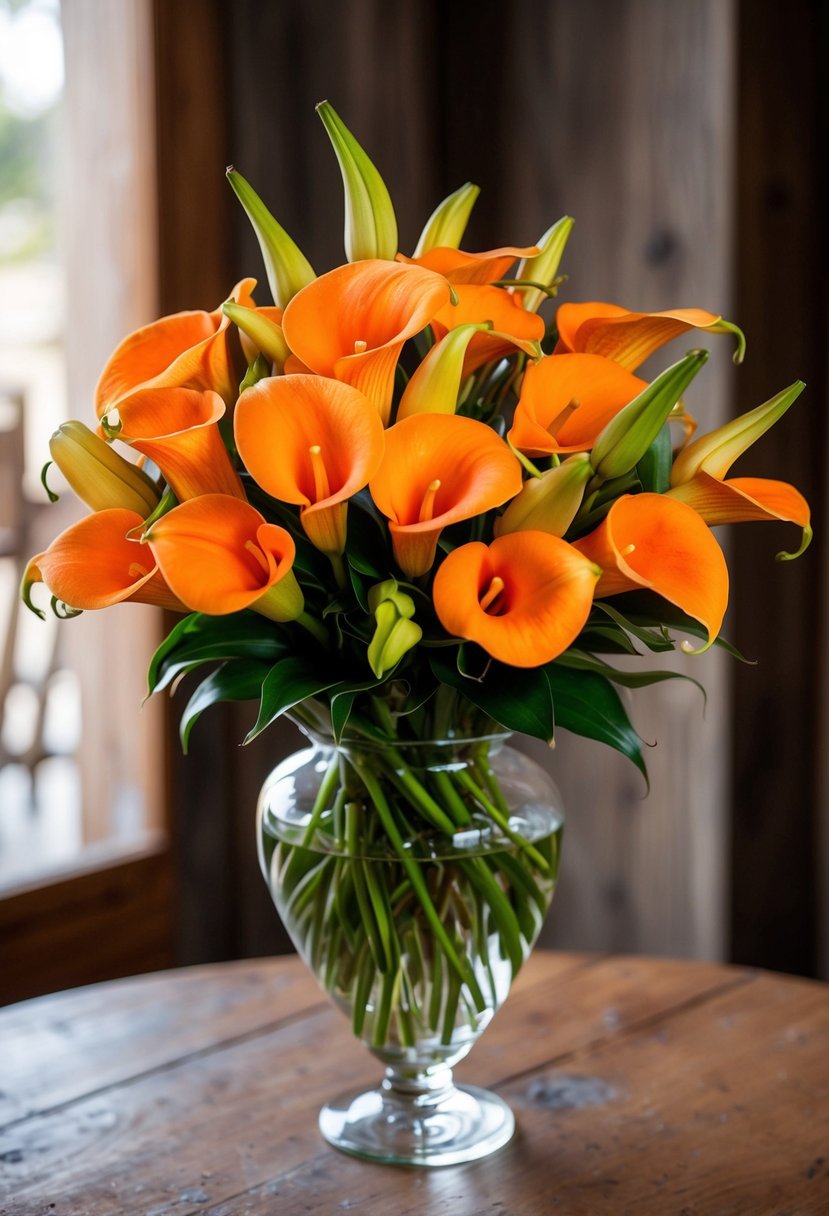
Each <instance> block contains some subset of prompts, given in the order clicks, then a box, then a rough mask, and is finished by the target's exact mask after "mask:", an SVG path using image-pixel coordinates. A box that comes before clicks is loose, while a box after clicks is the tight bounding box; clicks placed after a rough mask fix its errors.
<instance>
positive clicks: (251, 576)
mask: <svg viewBox="0 0 829 1216" xmlns="http://www.w3.org/2000/svg"><path fill="white" fill-rule="evenodd" d="M144 539H145V540H146V541H147V542H148V544H149V546H150V549H151V550H152V552H153V556H154V557H155V559H156V561H157V562H158V565H159V567H160V569H161V571H162V573H163V574H164V576H165V577H166V579H167V581H168V582H169V584H170V586H171V587H172V588H173V589H174V590H175V592H176V594H177V595H179V596H180V597H181V599H182V601H183V602H184V603H185V604H187V606H188V608H192V609H193V610H194V611H195V612H206V613H210V614H211V615H219V616H221V615H224V614H225V613H228V612H239V611H241V610H242V609H243V608H253V609H255V610H256V611H257V612H260V613H262V615H263V616H267V617H270V618H271V619H272V620H275V621H291V620H295V619H296V618H297V617H298V616H300V614H301V613H302V611H303V608H304V603H303V597H302V591H301V590H300V587H299V584H298V583H297V581H296V576H295V574H294V572H293V570H292V569H291V567H292V566H293V562H294V556H295V553H296V547H295V545H294V542H293V538H292V537H291V534H290V532H286V530H285V529H284V528H280V527H279V526H278V525H277V524H269V523H267V522H266V520H265V518H264V516H262V515H260V513H259V512H258V511H257V510H256V509H255V508H254V507H252V506H251V505H250V504H249V503H247V502H242V501H241V500H240V499H238V498H231V497H229V496H228V495H226V494H204V495H202V497H201V498H193V499H191V500H190V501H189V502H185V503H182V504H181V506H178V507H174V508H173V510H172V511H168V512H167V514H166V515H162V516H161V518H160V519H158V520H157V521H156V522H155V523H154V524H152V525H151V527H150V528H149V529H148V531H147V532H146V533H145V536H144Z"/></svg>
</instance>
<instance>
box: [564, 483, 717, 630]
mask: <svg viewBox="0 0 829 1216" xmlns="http://www.w3.org/2000/svg"><path fill="white" fill-rule="evenodd" d="M574 545H575V547H576V548H577V549H578V550H579V551H580V552H581V553H583V554H584V555H585V556H586V557H588V558H589V559H590V560H591V561H592V562H595V564H596V565H597V566H600V567H601V570H602V577H601V578H600V579H599V583H598V585H597V587H596V598H597V599H602V598H604V597H605V596H612V595H618V594H620V593H621V592H624V591H634V590H639V589H641V588H643V587H645V588H648V589H649V590H651V591H655V592H656V593H657V594H658V595H661V596H663V598H664V599H666V600H669V601H670V602H671V603H672V604H675V605H676V606H677V607H678V608H681V609H682V611H683V612H686V613H687V614H688V616H692V617H694V619H695V620H697V621H699V622H700V624H701V625H703V626H704V627H705V629H706V630H707V631H708V644H709V645H710V644H711V643H712V642H713V641H714V639H715V638H716V636H717V634H718V633H719V631H720V626H721V625H722V620H723V616H724V615H725V609H726V607H727V604H728V569H727V567H726V564H725V558H724V557H723V552H722V549H721V548H720V546H719V545H718V544H717V542H716V541H715V540H714V537H713V536H712V534H711V532H710V531H709V529H708V528H707V526H706V525H705V523H703V521H702V519H700V517H699V515H698V514H697V512H696V511H694V510H692V509H691V507H689V506H687V505H686V504H685V503H683V502H678V501H676V499H673V498H668V497H667V495H665V494H635V495H630V494H626V495H624V496H623V497H622V498H617V499H616V501H615V502H614V504H613V506H612V507H611V508H610V511H609V512H608V514H607V516H606V518H605V519H604V521H603V522H602V523H601V524H600V525H599V527H598V528H596V530H595V531H594V532H591V533H590V535H589V536H585V537H583V538H582V539H581V540H577V541H575V542H574Z"/></svg>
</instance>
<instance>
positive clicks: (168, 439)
mask: <svg viewBox="0 0 829 1216" xmlns="http://www.w3.org/2000/svg"><path fill="white" fill-rule="evenodd" d="M224 413H225V404H224V402H223V401H222V399H221V397H220V396H219V395H218V393H211V392H207V393H200V392H197V391H196V390H195V389H189V388H148V389H141V390H140V391H139V392H136V393H133V394H132V395H131V396H130V397H127V398H126V399H125V400H124V401H122V402H121V404H120V406H118V408H117V409H116V410H113V411H111V413H109V414H107V415H106V417H105V418H104V420H103V424H104V428H105V430H108V431H110V433H111V434H113V435H116V436H117V437H118V439H120V440H122V441H123V442H124V443H128V444H129V445H130V447H132V448H135V450H136V451H137V452H141V453H142V454H143V455H144V456H147V457H149V459H150V460H152V461H154V462H155V463H156V464H157V465H158V467H159V468H160V469H161V472H162V473H163V474H164V477H165V478H166V480H167V483H168V484H169V486H170V488H171V490H172V491H173V493H174V494H175V496H176V498H178V499H179V500H180V501H184V500H185V499H187V498H195V497H197V496H198V495H199V494H233V495H235V496H236V497H237V498H244V496H245V492H244V490H243V488H242V483H241V481H240V480H239V476H238V474H237V473H236V471H235V469H234V468H233V465H232V464H231V461H230V456H229V455H228V451H227V448H226V447H225V445H224V443H223V442H222V437H221V435H220V434H219V427H218V422H219V419H220V418H222V417H223V416H224Z"/></svg>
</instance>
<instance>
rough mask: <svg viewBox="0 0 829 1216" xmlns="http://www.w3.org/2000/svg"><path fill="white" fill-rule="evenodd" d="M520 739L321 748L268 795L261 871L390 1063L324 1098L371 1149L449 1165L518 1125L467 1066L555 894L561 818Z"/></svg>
mask: <svg viewBox="0 0 829 1216" xmlns="http://www.w3.org/2000/svg"><path fill="white" fill-rule="evenodd" d="M505 738H506V736H492V735H490V736H485V737H478V738H465V739H458V738H446V739H439V740H428V741H418V742H406V743H400V742H394V743H391V742H382V741H373V740H364V741H363V740H361V741H359V742H348V743H347V744H340V745H338V746H334V745H333V743H332V742H331V741H325V740H323V739H319V738H312V739H311V745H310V746H309V747H308V748H307V749H305V750H303V751H300V752H298V753H296V754H295V755H293V756H290V757H289V758H288V759H286V760H284V761H283V762H282V763H281V764H279V765H278V766H277V768H276V769H275V770H274V771H273V773H272V774H271V775H270V777H269V778H268V780H267V781H266V783H265V785H264V787H263V789H262V793H261V796H260V799H259V807H258V840H259V855H260V862H261V866H262V871H263V873H264V875H265V878H266V881H267V882H268V885H269V888H270V891H271V894H272V896H273V899H274V902H275V904H276V907H277V910H278V911H279V914H280V916H281V918H282V920H283V922H284V924H285V926H286V928H287V930H288V932H289V934H290V936H291V939H292V940H293V942H294V945H295V946H296V948H297V950H298V952H299V954H300V955H301V956H302V958H303V959H304V961H305V962H306V963H307V965H308V966H309V967H310V968H311V970H312V971H313V972H314V974H315V975H316V977H317V979H318V980H319V982H320V983H321V985H322V987H323V988H324V989H325V991H326V992H327V993H328V994H329V996H330V997H331V998H332V1000H333V1001H334V1002H335V1004H336V1005H337V1006H338V1007H339V1008H340V1009H341V1010H342V1011H343V1013H344V1014H346V1016H347V1017H348V1018H349V1019H350V1021H351V1025H352V1029H353V1032H354V1034H355V1035H356V1036H357V1038H358V1039H360V1040H361V1042H362V1043H363V1044H364V1045H365V1046H366V1047H367V1048H368V1049H369V1051H371V1052H372V1053H373V1054H374V1055H375V1056H376V1057H377V1058H378V1059H379V1060H380V1061H381V1062H382V1064H383V1065H384V1066H385V1076H384V1078H383V1080H382V1083H381V1084H380V1086H379V1087H378V1088H377V1089H374V1090H370V1091H368V1092H361V1093H357V1094H348V1095H346V1096H344V1097H343V1098H341V1099H339V1100H337V1101H334V1102H331V1103H329V1104H328V1105H326V1106H325V1107H324V1108H323V1110H322V1112H321V1114H320V1129H321V1131H322V1133H323V1135H324V1136H325V1138H326V1139H327V1140H328V1141H329V1142H330V1143H331V1144H333V1145H335V1146H336V1147H337V1148H340V1149H343V1150H344V1151H346V1152H349V1153H352V1154H355V1155H356V1156H360V1157H366V1158H371V1159H374V1160H380V1161H385V1162H394V1163H399V1164H407V1165H426V1166H435V1165H449V1164H456V1163H458V1162H462V1161H470V1160H473V1159H475V1158H478V1157H483V1156H485V1155H486V1154H488V1153H490V1152H494V1151H495V1150H496V1149H498V1148H500V1147H501V1146H502V1145H503V1144H505V1143H506V1142H507V1141H508V1140H509V1138H510V1137H511V1135H512V1133H513V1130H514V1126H515V1124H514V1119H513V1115H512V1112H511V1111H510V1109H509V1107H508V1106H507V1105H506V1103H505V1102H504V1101H503V1100H502V1099H501V1098H500V1097H498V1096H497V1095H495V1094H492V1093H489V1092H487V1091H485V1090H481V1089H477V1088H473V1087H471V1086H464V1085H456V1084H455V1083H454V1082H453V1079H452V1068H453V1066H454V1065H455V1064H456V1063H457V1062H458V1061H459V1060H461V1059H463V1057H464V1056H465V1055H466V1054H467V1053H468V1052H469V1051H470V1049H471V1048H472V1046H473V1044H474V1043H475V1041H476V1039H477V1038H478V1036H479V1035H480V1034H481V1033H482V1032H483V1030H484V1029H485V1028H486V1027H487V1026H488V1025H489V1023H490V1021H491V1020H492V1017H493V1015H494V1014H495V1012H496V1011H497V1010H498V1009H499V1008H500V1006H501V1005H502V1004H503V1002H504V1000H505V999H506V997H507V994H508V993H509V990H510V986H511V984H512V981H513V980H514V978H515V976H516V974H517V973H518V971H519V969H520V967H521V965H522V964H523V963H524V961H525V960H526V958H527V957H528V955H529V953H530V951H531V949H532V947H533V945H534V943H535V941H536V938H537V937H538V933H539V930H540V929H541V925H542V922H543V919H544V916H545V914H546V912H547V909H548V907H549V904H550V900H551V899H552V895H553V890H554V887H555V882H556V875H557V871H558V861H559V852H560V844H561V833H562V825H563V816H562V812H561V805H560V799H559V796H558V793H557V791H556V788H555V786H554V784H553V783H552V781H551V779H550V777H549V776H548V775H547V773H545V772H544V770H543V769H542V768H541V767H540V766H539V765H537V764H536V763H535V762H534V761H532V760H531V759H529V758H528V757H527V756H525V755H523V754H522V753H521V752H518V751H516V750H514V749H513V748H511V747H509V746H506V744H505Z"/></svg>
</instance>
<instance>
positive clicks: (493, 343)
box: [432, 283, 544, 376]
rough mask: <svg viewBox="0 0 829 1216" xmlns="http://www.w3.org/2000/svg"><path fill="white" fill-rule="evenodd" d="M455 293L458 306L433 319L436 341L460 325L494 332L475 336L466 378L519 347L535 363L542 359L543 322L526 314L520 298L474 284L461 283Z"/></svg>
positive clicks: (465, 362) (468, 353)
mask: <svg viewBox="0 0 829 1216" xmlns="http://www.w3.org/2000/svg"><path fill="white" fill-rule="evenodd" d="M454 292H455V297H456V300H457V303H454V304H452V303H448V304H445V305H444V306H443V308H441V309H440V310H439V311H438V312H437V313H436V314H435V316H434V317H432V330H433V331H434V335H435V338H436V340H437V341H440V339H441V338H443V337H444V336H445V335H446V334H447V333H448V332H449V331H450V330H452V329H457V328H458V326H460V325H481V324H483V323H489V325H491V326H492V329H491V330H488V331H483V332H481V333H478V334H476V335H475V337H474V338H473V339H472V341H471V342H470V343H469V347H468V349H467V352H466V358H465V360H464V366H463V374H464V375H465V376H468V375H469V374H470V373H471V372H474V371H475V369H476V368H478V367H481V366H482V365H483V364H484V363H489V362H490V360H492V359H501V358H503V356H504V355H510V354H513V353H514V351H515V348H516V347H518V349H519V350H522V351H524V353H525V354H527V355H529V356H530V358H532V359H538V358H539V357H540V355H541V348H540V346H539V343H540V341H541V339H542V338H543V337H544V321H543V319H542V318H541V317H539V316H538V314H537V313H534V312H527V310H526V308H524V306H523V304H522V303H521V299H520V296H519V295H518V294H516V295H513V294H512V293H511V292H509V291H507V290H505V288H503V287H481V286H479V285H477V284H475V283H460V284H458V285H457V286H456V287H455V288H454Z"/></svg>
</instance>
